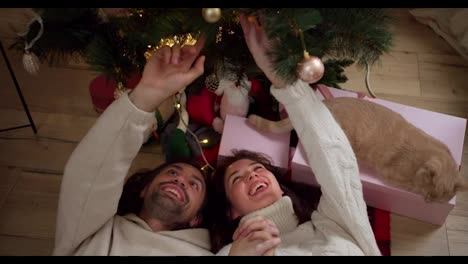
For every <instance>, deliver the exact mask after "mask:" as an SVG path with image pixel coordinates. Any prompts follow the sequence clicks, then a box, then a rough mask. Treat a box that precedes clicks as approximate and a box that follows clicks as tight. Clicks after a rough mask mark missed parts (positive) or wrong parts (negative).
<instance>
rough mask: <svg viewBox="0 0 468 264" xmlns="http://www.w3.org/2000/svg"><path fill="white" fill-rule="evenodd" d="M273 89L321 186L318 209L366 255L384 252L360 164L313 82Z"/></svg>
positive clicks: (272, 91)
mask: <svg viewBox="0 0 468 264" xmlns="http://www.w3.org/2000/svg"><path fill="white" fill-rule="evenodd" d="M271 93H272V94H273V95H274V96H275V98H276V99H277V100H278V101H279V102H280V103H282V104H283V105H284V106H285V108H286V111H287V113H288V115H289V118H290V120H291V123H292V125H293V127H294V129H295V131H296V132H297V134H298V136H299V140H300V141H301V143H302V145H303V146H304V150H305V152H306V155H307V160H308V162H309V166H310V167H311V168H312V170H313V172H314V174H315V177H316V179H317V181H318V183H319V184H320V186H321V190H322V198H321V199H320V203H319V206H318V209H317V210H318V212H319V213H320V214H322V215H324V216H325V217H326V218H329V219H330V220H331V221H334V222H336V223H337V224H338V225H339V226H341V227H342V228H343V229H344V230H345V231H346V232H348V233H349V234H350V235H351V236H352V237H353V238H354V240H355V241H356V242H357V245H358V246H359V247H360V248H361V249H362V251H363V252H364V254H365V255H380V251H379V249H378V247H377V243H376V241H375V237H374V235H373V232H372V228H371V226H370V223H369V218H368V216H367V207H366V204H365V202H364V198H363V193H362V185H361V181H360V177H359V168H358V164H357V161H356V157H355V155H354V152H353V149H352V147H351V145H350V143H349V141H348V139H347V137H346V135H345V134H344V132H343V130H342V129H341V127H340V126H339V125H338V123H337V122H336V121H335V119H334V117H333V116H332V114H331V112H330V111H329V110H328V108H327V107H326V106H325V104H324V103H323V102H322V101H321V100H320V98H318V97H317V95H316V94H315V92H314V91H313V90H312V88H311V87H310V86H309V84H307V83H305V82H302V81H300V80H298V81H297V82H296V83H294V84H293V85H291V86H288V87H286V88H283V89H277V88H274V87H272V88H271Z"/></svg>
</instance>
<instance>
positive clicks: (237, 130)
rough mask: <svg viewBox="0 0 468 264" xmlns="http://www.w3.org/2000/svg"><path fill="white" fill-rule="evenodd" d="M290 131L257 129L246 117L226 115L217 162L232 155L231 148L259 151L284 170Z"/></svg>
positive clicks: (287, 160) (287, 162) (286, 161)
mask: <svg viewBox="0 0 468 264" xmlns="http://www.w3.org/2000/svg"><path fill="white" fill-rule="evenodd" d="M290 136H291V133H282V134H275V133H269V132H262V131H259V130H257V129H256V128H255V127H253V126H252V125H251V124H249V123H248V121H247V118H244V117H239V116H234V115H226V120H225V122H224V129H223V135H222V137H221V142H220V146H219V152H218V162H219V161H220V160H222V159H223V158H224V157H226V156H231V155H232V152H231V151H232V150H233V149H246V150H250V151H256V152H261V153H264V154H267V155H268V156H270V157H271V160H272V162H273V165H274V166H276V167H278V168H279V169H280V170H283V171H286V170H287V169H288V165H289V160H290V159H289V156H290V148H289V141H290Z"/></svg>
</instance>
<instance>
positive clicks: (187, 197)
mask: <svg viewBox="0 0 468 264" xmlns="http://www.w3.org/2000/svg"><path fill="white" fill-rule="evenodd" d="M205 195H206V185H205V180H204V177H203V175H202V174H201V173H200V171H199V170H198V169H197V168H195V167H193V166H192V165H189V164H185V163H175V164H171V165H168V166H167V167H166V168H164V169H163V170H162V171H161V172H160V173H159V174H158V175H156V176H155V177H154V179H153V181H152V182H151V183H150V184H149V185H147V187H145V188H144V189H143V191H142V192H141V197H142V198H143V208H142V210H145V211H146V212H145V213H146V214H149V215H151V217H152V218H155V219H158V220H160V221H161V222H162V223H163V224H165V225H166V226H168V227H169V228H170V229H178V228H184V227H187V226H190V227H194V226H197V225H198V224H199V223H200V222H201V218H200V217H198V212H199V210H200V208H201V206H202V204H203V200H204V198H205Z"/></svg>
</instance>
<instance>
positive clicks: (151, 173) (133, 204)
mask: <svg viewBox="0 0 468 264" xmlns="http://www.w3.org/2000/svg"><path fill="white" fill-rule="evenodd" d="M175 163H185V164H189V165H191V166H193V167H194V168H196V169H198V171H200V173H201V174H202V175H203V176H204V179H205V186H206V192H205V198H204V200H203V203H202V206H201V208H200V210H199V212H198V215H201V216H202V219H203V221H202V223H201V224H200V226H205V227H206V225H207V224H206V219H207V217H206V216H205V215H206V211H207V203H208V192H209V190H208V189H209V186H208V183H207V180H206V179H207V177H206V175H205V173H204V172H203V171H202V170H201V166H200V164H199V162H198V161H194V160H186V159H180V160H171V161H168V162H165V163H163V164H161V165H159V166H158V167H156V168H155V169H152V170H142V171H139V172H137V173H135V174H133V175H132V176H131V177H129V178H128V180H127V181H126V183H125V185H124V188H123V191H122V195H121V196H120V200H119V205H118V207H117V214H118V215H126V214H129V213H133V214H136V215H138V214H139V213H140V211H141V208H142V206H143V199H142V198H141V197H140V193H141V191H142V190H143V189H144V188H145V186H146V185H148V184H150V183H151V182H152V181H153V179H154V177H156V176H157V175H158V174H159V173H161V171H163V170H164V169H165V168H167V167H168V166H169V165H172V164H175Z"/></svg>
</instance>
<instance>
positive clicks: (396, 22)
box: [391, 9, 457, 55]
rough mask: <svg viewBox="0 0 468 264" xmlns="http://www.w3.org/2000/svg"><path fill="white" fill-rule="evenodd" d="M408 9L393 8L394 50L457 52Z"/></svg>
mask: <svg viewBox="0 0 468 264" xmlns="http://www.w3.org/2000/svg"><path fill="white" fill-rule="evenodd" d="M408 10H410V9H401V10H400V9H393V10H392V12H391V15H392V16H393V17H394V19H393V24H392V32H393V34H394V42H393V43H394V45H393V47H392V50H394V51H403V52H405V51H407V52H425V53H443V54H454V55H455V54H457V53H456V51H455V50H454V49H453V48H452V47H451V46H450V45H449V44H448V43H447V42H446V41H445V40H443V39H442V38H440V37H439V36H437V34H435V33H434V31H433V30H432V29H431V28H430V27H428V26H425V25H423V24H421V23H419V22H418V21H416V19H415V18H414V17H413V16H412V15H411V14H410V13H409V12H408Z"/></svg>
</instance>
